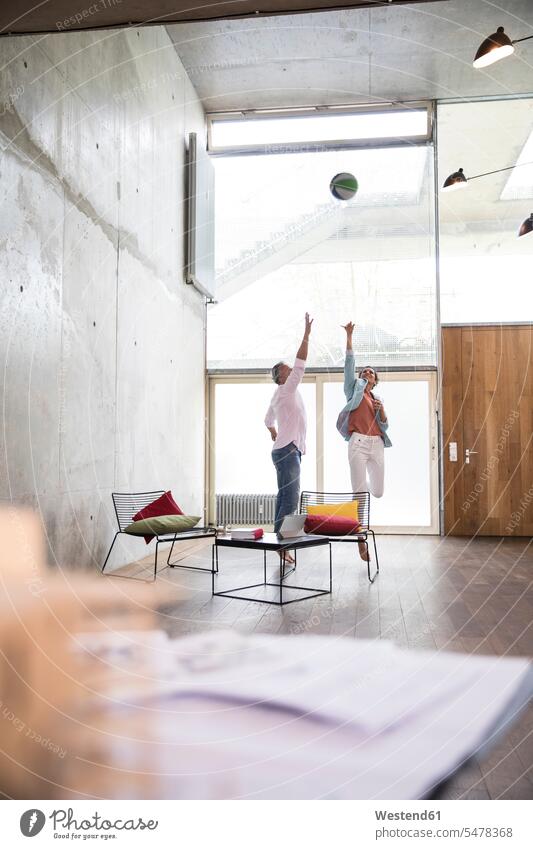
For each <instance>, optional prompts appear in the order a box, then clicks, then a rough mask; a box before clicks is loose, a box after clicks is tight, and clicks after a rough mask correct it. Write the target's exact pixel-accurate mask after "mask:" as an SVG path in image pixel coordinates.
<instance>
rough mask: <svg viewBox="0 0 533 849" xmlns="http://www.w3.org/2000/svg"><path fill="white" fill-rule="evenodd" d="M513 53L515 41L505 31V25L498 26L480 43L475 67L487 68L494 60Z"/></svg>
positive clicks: (474, 62)
mask: <svg viewBox="0 0 533 849" xmlns="http://www.w3.org/2000/svg"><path fill="white" fill-rule="evenodd" d="M511 53H514V47H513V42H512V41H511V39H510V38H509V36H508V35H506V34H505V33H504V31H503V27H498V29H497V31H496V32H493V33H492V35H489V37H488V38H486V39H485V41H484V42H483V43H482V44H480V45H479V48H478V51H477V53H476V55H475V57H474V61H473V63H472V64H473V66H474V68H486V67H487V65H492V63H493V62H497V61H498V60H499V59H503V58H504V57H505V56H510V55H511Z"/></svg>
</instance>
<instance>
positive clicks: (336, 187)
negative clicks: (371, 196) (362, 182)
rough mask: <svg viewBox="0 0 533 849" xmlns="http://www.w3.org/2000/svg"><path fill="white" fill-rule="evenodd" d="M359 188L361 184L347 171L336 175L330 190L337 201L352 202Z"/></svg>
mask: <svg viewBox="0 0 533 849" xmlns="http://www.w3.org/2000/svg"><path fill="white" fill-rule="evenodd" d="M358 188H359V183H358V182H357V180H356V179H355V177H354V175H353V174H348V173H347V172H346V171H342V172H341V173H340V174H335V176H334V177H333V179H332V181H331V183H330V184H329V190H330V192H331V194H332V195H333V197H334V198H336V199H337V200H351V199H352V198H353V197H354V195H355V193H356V192H357V189H358Z"/></svg>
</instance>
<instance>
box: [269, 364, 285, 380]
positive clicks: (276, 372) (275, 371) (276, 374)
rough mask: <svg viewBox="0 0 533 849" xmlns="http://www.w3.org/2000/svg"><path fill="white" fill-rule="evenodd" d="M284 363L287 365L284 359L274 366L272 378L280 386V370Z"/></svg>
mask: <svg viewBox="0 0 533 849" xmlns="http://www.w3.org/2000/svg"><path fill="white" fill-rule="evenodd" d="M284 365H285V363H284V362H283V360H281V362H279V363H276V365H275V366H272V380H273V381H274V383H277V384H278V386H279V372H280V369H281V367H282V366H284Z"/></svg>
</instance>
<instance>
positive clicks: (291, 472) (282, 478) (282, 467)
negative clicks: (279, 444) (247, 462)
mask: <svg viewBox="0 0 533 849" xmlns="http://www.w3.org/2000/svg"><path fill="white" fill-rule="evenodd" d="M301 459H302V455H301V453H300V451H298V449H297V447H296V445H295V444H294V442H289V444H288V445H285V446H284V447H283V448H276V449H275V450H274V451H273V452H272V462H273V463H274V465H275V467H276V473H277V476H278V497H277V498H276V516H275V520H274V531H275V533H278V531H279V529H280V527H281V523H282V521H283V519H284V518H285V516H289V515H290V514H291V513H294V512H295V511H296V510H297V508H298V499H299V497H300V463H301Z"/></svg>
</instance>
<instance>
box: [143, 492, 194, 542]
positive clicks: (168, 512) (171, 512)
mask: <svg viewBox="0 0 533 849" xmlns="http://www.w3.org/2000/svg"><path fill="white" fill-rule="evenodd" d="M182 515H183V510H182V509H181V508H180V507H178V505H177V504H176V502H175V501H174V499H173V498H172V493H171V491H170V490H168V492H164V493H163V495H160V496H159V498H156V500H155V501H151V502H150V504H147V505H146V507H143V509H142V510H139V512H138V513H136V514H135V516H132V517H131V520H132V522H138V521H140V519H152V518H153V517H154V516H182ZM153 539H154V534H152V535H151V536H146V537H145V538H144V541H145V543H146V545H148V543H149V542H152V540H153Z"/></svg>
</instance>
